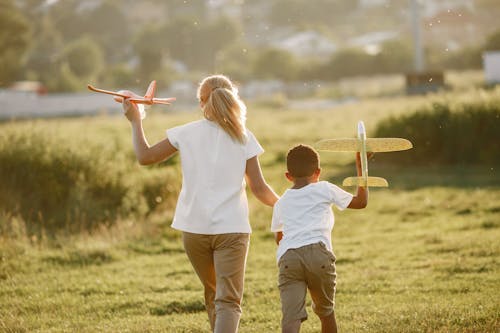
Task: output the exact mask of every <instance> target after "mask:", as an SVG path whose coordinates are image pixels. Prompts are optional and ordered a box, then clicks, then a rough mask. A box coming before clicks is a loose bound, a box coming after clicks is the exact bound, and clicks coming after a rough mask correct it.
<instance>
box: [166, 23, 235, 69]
mask: <svg viewBox="0 0 500 333" xmlns="http://www.w3.org/2000/svg"><path fill="white" fill-rule="evenodd" d="M162 30H163V34H162V36H161V39H160V40H162V41H163V42H164V43H165V44H166V47H167V51H168V53H169V55H170V57H171V58H173V59H176V60H179V61H182V62H183V63H185V64H186V65H187V66H188V67H189V68H190V69H195V70H204V71H213V70H214V68H215V64H216V59H217V54H218V52H219V51H221V50H222V49H224V48H226V47H227V46H228V45H230V44H232V43H234V41H235V40H236V39H237V37H238V35H239V26H238V24H237V23H236V22H235V21H233V20H231V19H229V18H225V17H222V18H219V19H218V20H215V21H205V20H202V21H197V20H193V19H189V18H186V17H183V18H177V19H175V20H173V21H170V22H169V23H167V24H166V25H165V26H164V27H163V29H162Z"/></svg>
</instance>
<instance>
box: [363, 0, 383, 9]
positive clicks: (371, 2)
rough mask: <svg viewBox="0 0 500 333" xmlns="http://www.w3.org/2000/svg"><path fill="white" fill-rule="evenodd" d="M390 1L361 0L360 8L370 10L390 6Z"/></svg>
mask: <svg viewBox="0 0 500 333" xmlns="http://www.w3.org/2000/svg"><path fill="white" fill-rule="evenodd" d="M388 2H389V0H359V3H358V5H359V7H362V8H369V7H378V6H383V5H386V4H388Z"/></svg>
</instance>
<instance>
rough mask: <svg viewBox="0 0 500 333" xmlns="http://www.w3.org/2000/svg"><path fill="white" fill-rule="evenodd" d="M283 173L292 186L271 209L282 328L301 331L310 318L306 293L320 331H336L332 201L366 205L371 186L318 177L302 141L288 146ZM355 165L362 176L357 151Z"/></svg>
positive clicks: (340, 205)
mask: <svg viewBox="0 0 500 333" xmlns="http://www.w3.org/2000/svg"><path fill="white" fill-rule="evenodd" d="M286 163H287V169H288V172H286V174H285V176H286V178H288V180H290V181H291V182H292V183H293V186H292V187H291V188H290V189H288V190H286V191H285V193H283V196H282V197H281V198H280V199H279V200H278V202H276V205H275V206H274V210H273V220H272V226H271V231H273V232H275V235H276V242H277V243H278V245H279V246H278V251H277V260H278V266H279V278H278V282H279V290H280V298H281V309H282V313H283V317H282V321H281V327H282V332H283V333H291V332H299V330H300V325H301V323H302V321H304V320H306V319H307V312H306V308H305V300H306V292H307V289H309V292H310V293H311V298H312V301H313V305H312V308H313V310H314V312H315V313H316V314H317V315H318V317H319V318H320V320H321V332H337V323H336V321H335V312H334V305H335V302H334V298H335V284H336V282H335V279H336V276H337V275H336V273H335V255H334V254H333V250H332V242H331V232H332V229H333V224H334V217H333V212H332V209H331V205H332V204H335V206H337V207H338V208H339V209H340V210H343V209H345V208H355V209H359V208H364V207H366V204H367V202H368V190H367V189H366V188H364V187H358V189H357V193H356V196H353V195H352V194H351V193H348V192H346V191H344V190H342V189H341V188H339V187H338V186H336V185H333V184H331V183H329V182H326V181H319V175H320V172H321V169H320V165H319V155H318V153H317V152H316V151H315V150H314V149H313V148H312V147H309V146H306V145H298V146H296V147H293V148H292V149H290V150H289V151H288V155H287V160H286ZM356 169H357V172H358V176H360V175H361V161H360V155H359V153H358V154H357V155H356Z"/></svg>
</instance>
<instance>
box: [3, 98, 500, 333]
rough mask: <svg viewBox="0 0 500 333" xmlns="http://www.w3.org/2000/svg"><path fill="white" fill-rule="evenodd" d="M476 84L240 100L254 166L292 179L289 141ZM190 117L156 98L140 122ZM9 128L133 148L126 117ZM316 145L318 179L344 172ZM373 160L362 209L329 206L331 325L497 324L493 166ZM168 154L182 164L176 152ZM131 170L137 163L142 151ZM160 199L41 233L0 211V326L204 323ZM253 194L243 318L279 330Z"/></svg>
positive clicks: (269, 241) (268, 251) (276, 181)
mask: <svg viewBox="0 0 500 333" xmlns="http://www.w3.org/2000/svg"><path fill="white" fill-rule="evenodd" d="M485 94H487V93H485V92H483V91H473V92H470V93H468V94H460V95H436V96H430V97H427V98H422V97H412V98H406V97H401V98H391V99H374V100H366V101H363V102H361V103H357V104H351V105H345V106H342V107H338V108H335V109H332V110H328V111H314V112H300V110H289V111H274V110H253V109H252V108H251V107H250V108H249V114H248V118H249V119H248V126H249V128H250V129H251V130H252V131H253V132H254V133H255V134H256V136H257V137H258V138H259V140H260V142H261V144H262V145H263V146H264V148H265V149H266V152H265V153H264V155H262V156H261V164H262V168H263V171H264V174H265V176H266V178H267V180H268V182H269V183H270V184H271V185H272V186H273V187H274V188H275V189H276V190H277V191H278V192H279V193H281V192H283V191H284V189H285V188H286V187H287V186H288V184H287V182H286V179H285V178H284V176H283V172H284V156H285V153H286V151H287V149H288V148H290V147H291V146H293V145H294V144H296V143H308V144H313V143H314V142H316V141H317V140H319V139H323V138H329V137H345V136H349V137H350V136H353V135H354V134H355V126H356V122H357V121H358V120H359V119H363V120H364V121H365V124H366V125H367V130H368V134H370V131H371V130H372V129H373V128H374V126H375V124H376V122H377V121H378V120H380V119H382V118H384V117H387V116H389V115H396V114H402V113H404V112H408V111H409V110H412V109H415V108H416V107H417V106H420V105H426V104H429V103H432V102H433V101H434V100H447V101H450V103H451V102H453V103H454V102H457V101H459V100H461V99H465V98H484V95H485ZM197 117H199V114H197V113H176V114H158V113H157V114H155V113H154V111H153V112H151V115H150V116H148V118H147V119H146V122H145V126H146V133H147V134H148V137H149V139H150V141H151V142H153V141H156V140H158V139H160V138H162V137H163V135H164V129H165V128H168V127H171V126H174V125H178V124H182V123H184V122H186V121H189V120H192V119H196V118H197ZM83 128H85V129H86V131H83V130H82V129H83ZM10 130H16V131H31V130H37V131H41V132H44V133H51V135H53V136H55V137H56V138H58V140H61V142H71V144H74V145H78V146H81V147H83V148H84V147H85V146H88V145H91V146H92V145H97V146H102V149H104V150H105V151H107V152H110V160H111V161H112V160H114V159H115V158H116V159H117V160H118V161H122V159H121V158H117V157H116V156H114V154H117V155H118V154H124V155H126V156H129V159H130V160H132V159H133V156H132V147H131V143H130V140H131V139H130V138H129V133H128V131H129V126H128V124H127V122H126V120H125V119H122V118H118V117H104V116H103V117H96V118H78V119H53V120H38V121H29V122H20V123H4V124H2V125H0V131H10ZM83 148H82V149H83ZM113 150H120V151H119V152H118V151H117V152H116V153H114V152H113ZM407 153H409V154H411V151H409V152H407ZM321 158H322V167H323V175H322V178H323V179H328V180H330V181H332V182H334V183H340V182H341V180H342V177H344V176H347V175H352V174H353V173H354V166H353V165H352V161H353V158H354V156H351V155H350V154H332V153H330V154H328V153H321ZM378 160H380V159H379V158H378V156H376V157H375V159H374V161H373V162H371V165H370V171H371V174H372V175H380V176H384V177H386V178H387V179H388V181H389V183H390V184H391V187H390V188H389V189H380V190H377V189H372V190H371V191H370V200H369V204H368V207H367V208H366V209H364V210H361V211H343V212H339V211H335V214H336V224H335V228H334V232H333V246H334V250H335V253H336V256H337V273H338V284H337V288H338V289H337V296H336V315H337V321H338V324H339V329H340V332H499V331H500V297H499V290H500V263H499V254H500V242H499V241H498V240H499V239H500V201H499V198H500V177H499V176H498V171H497V167H498V166H473V167H458V166H456V167H455V166H450V167H433V168H425V169H423V168H404V169H403V168H401V167H398V166H394V165H391V166H386V165H383V164H381V163H378ZM164 168H165V169H168V170H170V172H172V170H171V169H173V170H174V171H176V172H178V165H177V166H175V165H174V166H164ZM132 170H133V172H137V173H140V172H145V171H144V167H140V166H138V165H134V166H133V168H132ZM134 170H135V171H134ZM149 171H151V172H158V168H151V169H149ZM165 172H166V171H165ZM168 185H172V184H168ZM174 185H175V186H178V180H177V183H176V184H174ZM175 188H177V187H175ZM0 191H1V189H0ZM166 202H167V203H166V204H165V205H164V206H163V209H162V211H161V212H158V213H155V214H152V215H149V216H148V217H147V218H145V219H144V220H131V219H125V220H122V221H118V222H117V223H115V224H114V226H112V227H111V228H103V229H102V230H99V231H96V232H94V233H93V234H73V235H65V236H61V237H56V238H55V239H52V240H51V241H50V242H49V241H39V240H36V239H26V237H24V236H23V232H22V229H23V228H22V221H18V220H16V219H17V217H15V216H8V215H7V214H5V213H4V215H3V216H0V222H2V223H10V224H11V226H12V228H11V230H14V229H16V226H18V229H19V232H18V233H17V236H15V237H14V236H12V235H13V234H15V233H13V234H5V235H3V238H2V239H1V243H0V332H207V331H209V325H208V320H207V316H206V313H205V311H204V308H203V298H202V297H203V293H202V288H201V284H200V283H199V281H198V279H197V277H196V275H195V274H194V272H193V270H192V268H191V266H190V264H189V262H188V259H187V257H186V255H185V254H184V251H183V249H182V244H181V242H180V233H179V232H177V231H175V230H172V229H171V228H169V224H170V222H171V218H172V215H173V203H172V201H171V200H170V201H168V200H167V201H166ZM250 207H251V223H252V226H253V229H254V233H253V234H252V239H251V248H250V254H249V257H248V264H247V273H246V285H245V296H244V303H243V311H244V313H243V316H242V320H241V325H240V332H278V331H279V329H280V326H279V323H280V302H279V296H278V290H277V281H276V279H277V268H276V264H275V256H274V253H275V249H276V246H275V244H274V240H273V236H272V234H271V233H269V232H268V229H269V225H270V216H271V209H270V208H267V207H264V206H263V205H261V204H259V203H258V202H256V200H255V199H254V198H253V197H251V195H250ZM308 312H309V314H310V317H309V319H308V320H307V321H306V322H305V323H304V325H303V329H302V332H318V331H319V320H318V319H317V318H316V317H315V316H314V314H313V313H312V311H311V310H310V308H309V309H308Z"/></svg>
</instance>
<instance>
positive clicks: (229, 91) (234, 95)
mask: <svg viewBox="0 0 500 333" xmlns="http://www.w3.org/2000/svg"><path fill="white" fill-rule="evenodd" d="M198 97H199V98H200V100H201V101H204V102H205V104H204V105H203V112H204V115H205V118H207V119H208V120H212V121H215V122H216V123H217V124H218V125H219V126H220V127H221V128H222V129H223V130H224V131H225V132H226V133H227V134H229V136H231V138H233V139H234V140H236V141H238V142H240V143H245V142H246V141H247V133H246V127H245V121H246V106H245V104H244V103H243V101H242V100H241V99H240V98H239V96H238V90H237V89H236V87H234V86H233V85H232V83H231V81H230V80H229V79H228V78H227V77H225V76H223V75H214V76H210V77H208V78H206V79H205V80H203V81H202V83H201V84H200V88H199V89H198Z"/></svg>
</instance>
